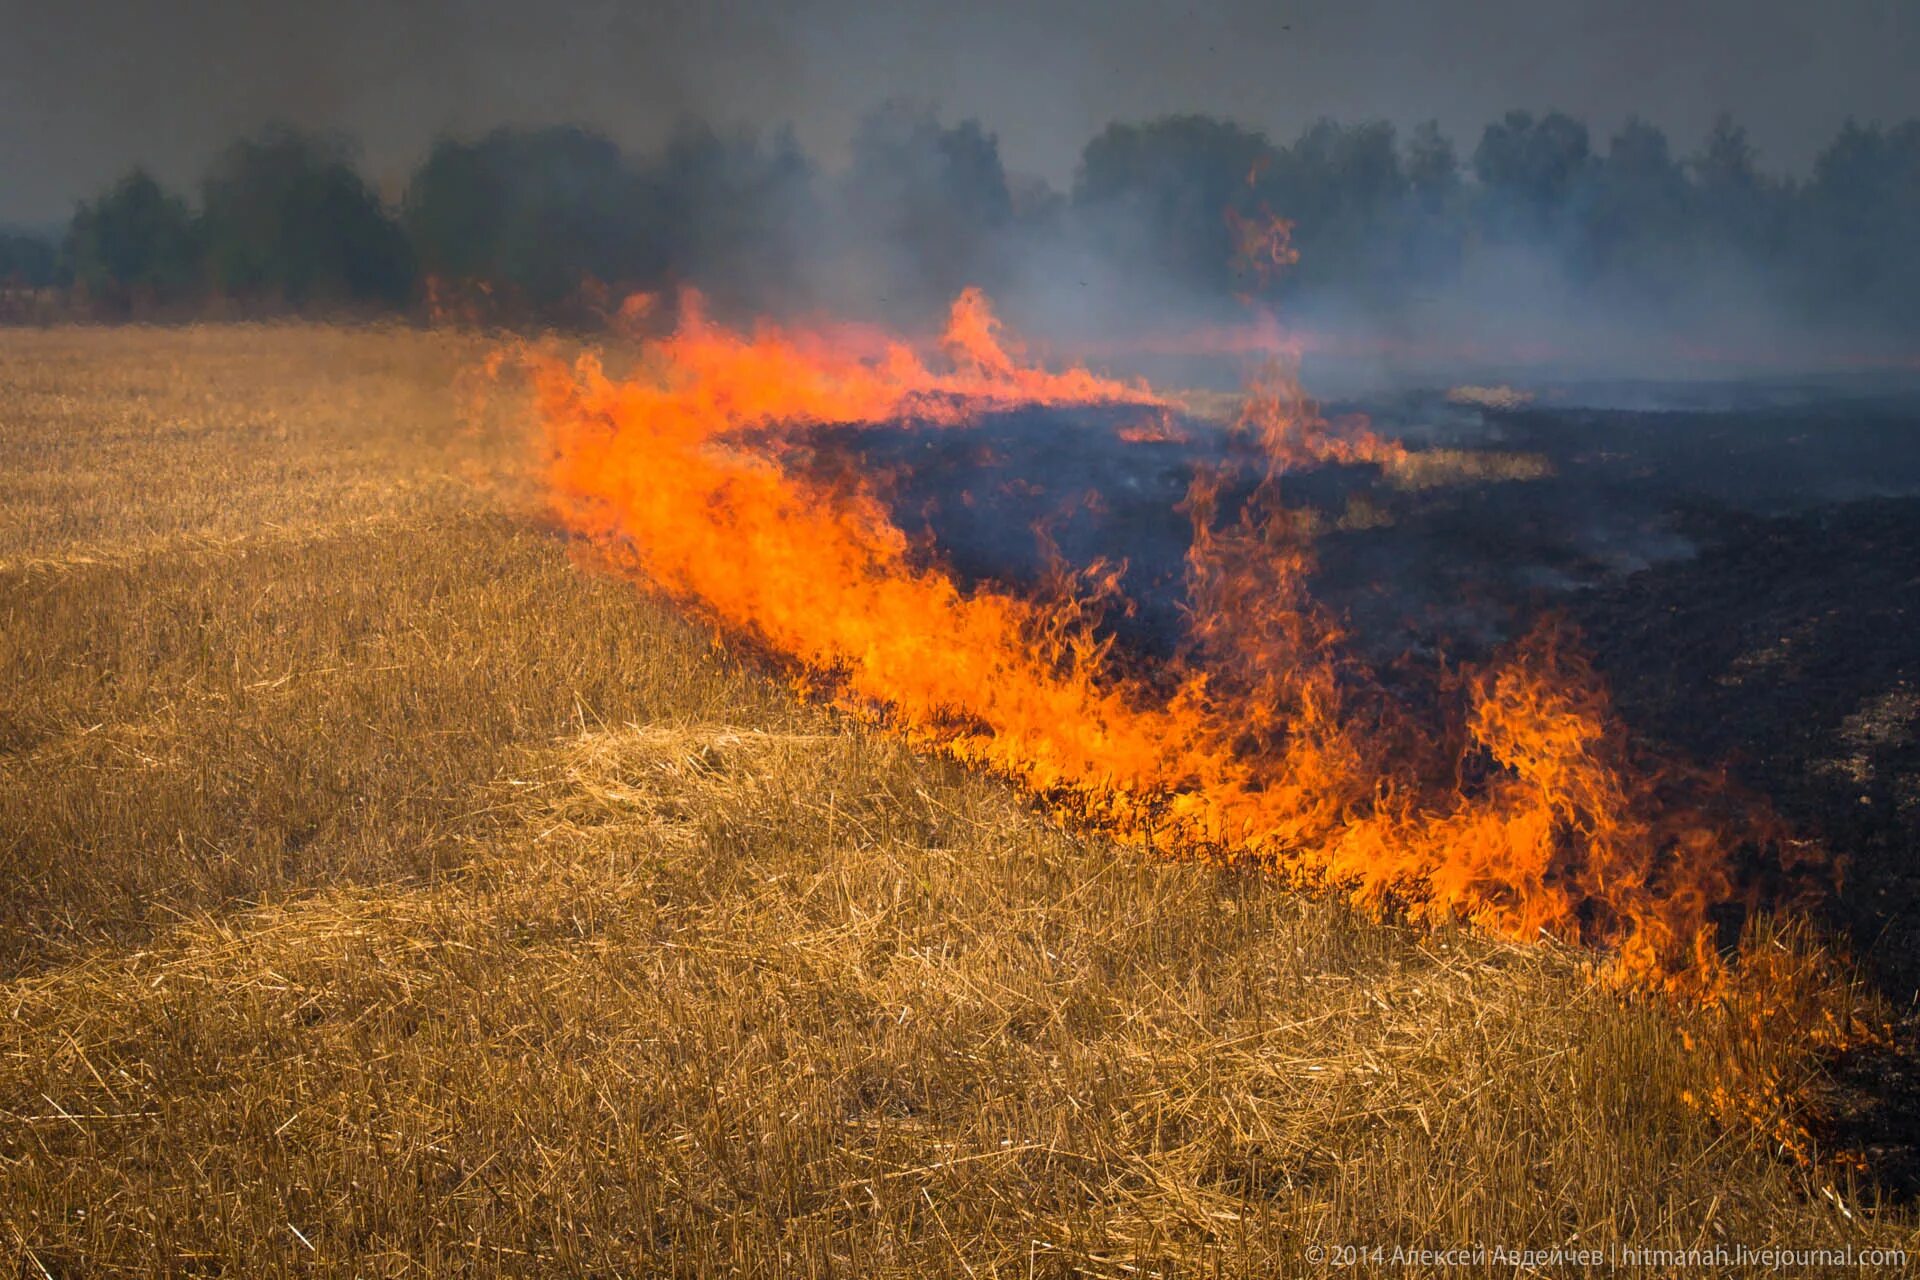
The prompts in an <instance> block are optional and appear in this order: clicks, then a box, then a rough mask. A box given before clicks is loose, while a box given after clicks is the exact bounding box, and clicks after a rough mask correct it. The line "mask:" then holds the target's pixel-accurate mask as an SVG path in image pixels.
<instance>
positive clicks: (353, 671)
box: [0, 327, 1920, 1276]
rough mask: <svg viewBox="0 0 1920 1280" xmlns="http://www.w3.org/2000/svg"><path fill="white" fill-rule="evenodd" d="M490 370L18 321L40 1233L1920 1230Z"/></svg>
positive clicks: (939, 1236)
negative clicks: (929, 669)
mask: <svg viewBox="0 0 1920 1280" xmlns="http://www.w3.org/2000/svg"><path fill="white" fill-rule="evenodd" d="M475 354H476V353H475V352H474V351H473V350H472V349H471V348H469V347H466V346H465V345H463V344H462V343H461V342H459V341H457V340H454V339H448V338H443V337H433V336H422V335H417V334H409V333H405V332H388V333H376V334H369V333H357V334H356V333H346V332H343V331H339V330H328V329H321V328H300V327H287V328H276V329H219V328H196V329H186V330H171V331H152V332H141V331H135V330H124V331H73V332H60V331H55V332H50V333H44V334H41V333H34V334H7V335H6V340H5V343H4V345H0V557H4V567H0V614H3V615H4V617H5V628H4V631H3V632H0V680H4V681H5V687H6V688H7V689H8V691H9V693H8V697H7V698H6V700H5V703H4V705H0V876H4V889H3V890H0V958H4V964H5V966H6V970H5V971H6V974H7V975H8V976H7V977H6V978H5V980H4V981H3V982H0V1008H4V1010H5V1014H6V1017H5V1018H4V1020H0V1227H3V1230H0V1254H6V1253H10V1254H11V1258H10V1261H11V1262H12V1263H13V1264H14V1265H15V1266H17V1268H18V1271H19V1273H20V1274H23V1275H30V1276H40V1275H52V1276H68V1275H75V1276H77V1275H97V1274H113V1273H115V1272H128V1273H134V1274H156V1273H158V1274H212V1273H221V1274H231V1275H242V1276H262V1275H279V1274H296V1273H297V1274H337V1275H362V1276H385V1275H394V1276H401V1275H434V1274H449V1273H463V1274H464V1273H479V1274H496V1273H514V1274H582V1275H601V1276H614V1275H636V1274H674V1275H685V1276H702V1275H713V1274H721V1273H728V1274H749V1275H765V1274H793V1275H815V1274H829V1273H831V1274H844V1275H886V1274H893V1275H926V1274H948V1275H988V1274H1016V1275H1028V1274H1035V1275H1060V1274H1087V1275H1102V1276H1104V1275H1113V1276H1125V1275H1140V1274H1152V1273H1154V1272H1155V1271H1156V1270H1157V1271H1160V1272H1167V1271H1177V1272H1178V1273H1179V1274H1216V1273H1218V1274H1227V1275H1275V1274H1280V1275H1292V1274H1306V1273H1311V1272H1313V1271H1315V1270H1317V1268H1315V1267H1314V1266H1313V1265H1311V1264H1310V1263H1309V1262H1308V1261H1306V1256H1307V1255H1306V1253H1305V1250H1306V1248H1307V1247H1308V1246H1309V1245H1313V1244H1321V1245H1328V1246H1338V1245H1355V1246H1373V1245H1379V1246H1382V1247H1384V1248H1386V1249H1389V1250H1390V1249H1392V1248H1393V1247H1394V1246H1396V1245H1402V1246H1423V1245H1424V1246H1452V1245H1459V1244H1468V1243H1473V1242H1480V1243H1484V1244H1487V1245H1504V1246H1509V1247H1516V1248H1517V1247H1532V1248H1536V1249H1538V1248H1552V1247H1555V1246H1563V1245H1589V1246H1596V1245H1597V1246H1600V1247H1605V1246H1606V1245H1608V1244H1609V1243H1628V1244H1633V1245H1636V1246H1642V1247H1668V1248H1689V1247H1714V1246H1731V1245H1733V1244H1745V1245H1749V1246H1752V1247H1759V1246H1762V1245H1768V1244H1774V1245H1781V1244H1785V1245H1797V1246H1801V1247H1808V1246H1826V1247H1840V1246H1844V1245H1847V1244H1853V1245H1855V1246H1861V1245H1865V1244H1876V1245H1881V1246H1886V1245H1894V1246H1905V1247H1908V1248H1915V1247H1916V1245H1920V1241H1916V1229H1915V1220H1914V1217H1913V1215H1912V1213H1911V1212H1910V1211H1907V1210H1903V1209H1886V1208H1881V1207H1878V1206H1876V1205H1875V1204H1874V1202H1873V1197H1872V1195H1871V1193H1870V1192H1869V1191H1866V1190H1864V1189H1861V1188H1855V1187H1851V1186H1848V1185H1845V1184H1844V1183H1840V1184H1836V1183H1835V1182H1834V1180H1833V1179H1832V1177H1831V1175H1827V1174H1817V1173H1813V1172H1808V1171H1806V1170H1803V1169H1800V1168H1797V1167H1795V1166H1793V1165H1791V1164H1789V1163H1786V1162H1783V1161H1781V1160H1779V1159H1777V1158H1775V1157H1773V1156H1772V1155H1770V1154H1769V1153H1768V1152H1767V1151H1766V1150H1765V1149H1764V1144H1763V1143H1762V1142H1761V1141H1760V1140H1759V1139H1758V1138H1757V1137H1756V1135H1755V1134H1754V1133H1753V1132H1747V1131H1727V1130H1723V1129H1721V1128H1718V1127H1717V1126H1716V1125H1715V1123H1714V1122H1713V1121H1712V1120H1711V1119H1710V1118H1708V1116H1706V1115H1704V1114H1703V1113H1702V1112H1701V1111H1700V1110H1699V1109H1698V1108H1696V1107H1695V1106H1692V1105H1689V1104H1688V1103H1687V1102H1686V1101H1685V1100H1684V1096H1683V1095H1685V1094H1686V1093H1687V1092H1689V1091H1692V1092H1695V1093H1696V1094H1697V1093H1700V1092H1702V1091H1704V1090H1706V1089H1708V1088H1710V1087H1712V1085H1713V1084H1714V1083H1715V1082H1716V1081H1717V1080H1718V1079H1719V1078H1720V1077H1719V1076H1718V1075H1717V1074H1716V1072H1717V1066H1716V1063H1717V1061H1718V1059H1717V1055H1716V1052H1715V1051H1714V1048H1713V1046H1712V1045H1711V1044H1707V1045H1704V1046H1703V1047H1701V1048H1696V1049H1694V1050H1689V1049H1688V1048H1687V1047H1686V1043H1685V1040H1686V1036H1687V1034H1688V1033H1689V1031H1691V1032H1692V1034H1693V1038H1694V1040H1695V1042H1696V1044H1699V1043H1701V1040H1702V1033H1703V1031H1705V1030H1707V1028H1706V1027H1705V1026H1704V1024H1692V1025H1690V1023H1689V1020H1688V1018H1687V1017H1686V1016H1684V1015H1681V1014H1679V1013H1676V1012H1675V1011H1673V1010H1670V1009H1666V1008H1663V1007H1659V1006H1654V1005H1648V1004H1642V1003H1635V1002H1627V1001H1622V1000H1621V999H1619V998H1618V997H1616V996H1613V995H1610V994H1608V993H1606V992H1604V991H1601V990H1598V989H1596V988H1594V987H1593V986H1592V985H1591V983H1590V982H1589V980H1588V979H1587V978H1586V977H1585V976H1584V975H1583V972H1582V969H1581V966H1580V965H1579V963H1578V960H1577V958H1576V957H1572V956H1568V955H1566V954H1564V953H1560V952H1556V951H1551V950H1547V949H1534V950H1521V949H1514V948H1509V947H1500V946H1495V945H1492V944H1489V943H1486V942H1484V941H1479V940H1476V939H1473V938H1470V937H1466V936H1459V935H1442V936H1431V935H1418V934H1413V933H1408V932H1404V931H1401V930H1397V929H1393V928H1389V927H1385V926H1381V925H1377V924H1371V923H1368V922H1365V921H1361V920H1357V919H1354V918H1352V917H1351V916H1350V915H1349V914H1347V913H1346V912H1344V911H1342V910H1341V909H1339V908H1338V907H1336V906H1333V905H1330V904H1323V903H1310V902H1302V901H1300V900H1298V899H1295V898H1292V897H1289V896H1288V895H1286V894H1283V893H1280V892H1278V891H1277V890H1275V888H1274V887H1273V886H1272V885H1271V884H1269V883H1266V882H1264V881H1262V880H1261V879H1259V878H1257V877H1249V876H1244V875H1235V874H1230V873H1224V872H1218V871H1214V870H1208V869H1201V868H1195V867H1181V866H1165V865H1154V864H1150V863H1148V862H1146V861H1144V860H1143V859H1142V857H1141V856H1140V855H1138V854H1136V853H1134V852H1131V851H1126V850H1116V849H1114V848H1111V847H1109V846H1106V845H1103V844H1101V843H1099V842H1094V841H1082V840H1078V839H1075V838H1072V837H1070V836H1067V835H1064V834H1062V833H1060V832H1058V831H1056V830H1053V829H1051V828H1049V827H1048V826H1047V825H1046V824H1044V823H1043V822H1041V821H1039V820H1038V819H1036V818H1035V817H1034V816H1033V815H1032V814H1031V813H1030V812H1029V811H1028V810H1027V808H1026V807H1025V806H1023V805H1022V804H1021V803H1020V802H1019V801H1018V800H1017V798H1015V797H1013V796H1011V795H1010V794H1009V793H1008V792H1007V791H1006V790H1005V789H1004V788H1002V787H1000V786H998V785H996V784H993V783H991V782H987V781H983V780H981V779H977V778H973V777H969V776H967V775H965V774H962V773H960V772H958V771H956V770H954V769H951V768H949V767H947V766H943V765H940V764H937V763H930V762H927V761H924V760H920V759H917V758H915V757H913V756H912V755H910V754H908V753H906V752H904V751H902V750H901V749H899V748H898V747H897V746H895V745H893V744H892V743H890V742H888V741H885V740H883V739H879V738H875V737H873V736H870V735H867V734H864V733H861V732H858V731H854V730H851V729H848V728H847V727H845V726H844V725H841V724H839V723H837V722H836V721H834V720H833V719H832V718H830V717H828V716H826V715H825V714H823V713H821V712H818V711H816V710H813V709H810V708H808V707H806V706H804V705H802V704H800V703H798V702H796V701H795V700H794V699H793V698H792V697H790V696H789V695H788V694H787V693H786V692H785V690H784V689H783V688H782V687H781V686H780V685H779V684H778V683H777V682H775V681H773V680H771V679H769V678H767V677H766V676H764V675H762V674H759V673H757V672H756V670H755V669H753V667H752V665H751V664H748V663H743V662H741V661H737V660H735V659H734V658H732V657H730V656H729V654H728V653H727V652H726V651H725V650H724V649H719V648H716V647H715V646H714V645H713V644H712V642H711V640H710V637H709V636H708V635H707V633H706V632H705V631H703V630H702V629H700V628H698V627H695V626H692V625H689V624H687V623H686V622H684V621H682V620H680V619H678V618H677V617H676V616H675V615H674V614H673V613H672V611H670V610H668V609H666V608H664V607H663V606H661V605H659V604H658V603H656V602H653V601H651V600H649V599H648V598H646V597H644V596H643V595H641V594H639V593H637V592H636V591H634V590H633V589H632V588H630V587H629V586H627V585H625V584H622V583H620V582H617V581H613V580H611V579H608V578H606V577H603V576H601V575H598V574H596V573H594V572H592V571H590V570H583V569H582V568H580V567H578V566H576V565H574V564H573V563H571V562H570V561H569V558H568V555H567V552H566V549H565V548H564V547H563V546H562V545H561V544H560V543H559V541H558V540H557V539H555V538H553V537H551V536H549V535H547V534H545V533H544V532H542V531H541V530H540V529H539V527H538V525H537V523H536V522H534V521H533V520H531V519H530V518H529V517H528V516H527V515H526V514H525V512H524V510H522V509H521V506H520V504H521V497H520V491H519V490H518V489H517V488H516V487H515V486H514V485H512V484H511V483H506V482H502V481H501V480H500V479H499V477H500V475H501V474H502V466H503V464H505V463H511V462H512V460H513V458H514V446H512V445H511V443H510V440H511V436H510V433H509V432H508V430H507V428H506V425H505V424H504V423H502V422H483V423H480V424H478V425H477V426H476V425H473V424H467V423H464V422H463V418H462V414H461V413H460V406H461V403H462V400H463V392H462V390H461V388H460V387H459V385H458V380H457V375H458V371H459V370H460V369H461V368H463V367H465V365H466V363H467V362H468V361H470V360H471V359H472V357H473V356H474V355H475ZM1778 1065H1779V1066H1780V1068H1781V1069H1782V1070H1797V1069H1801V1068H1802V1067H1803V1065H1804V1064H1801V1063H1798V1062H1797V1061H1795V1060H1793V1059H1791V1058H1790V1057H1789V1056H1785V1051H1784V1050H1783V1057H1782V1059H1781V1061H1780V1063H1779V1064H1778ZM1370 1269H1373V1268H1361V1270H1363V1271H1365V1270H1370ZM1385 1269H1389V1270H1395V1271H1396V1273H1399V1274H1410V1275H1411V1274H1424V1273H1428V1272H1432V1273H1434V1274H1440V1273H1445V1274H1461V1273H1462V1272H1461V1269H1451V1270H1447V1269H1435V1268H1426V1269H1423V1268H1419V1267H1413V1268H1405V1269H1394V1268H1385ZM1514 1270H1515V1269H1514V1268H1513V1267H1512V1266H1500V1265H1493V1264H1489V1265H1486V1266H1482V1267H1476V1268H1468V1269H1465V1273H1466V1274H1499V1275H1509V1274H1513V1273H1514ZM1849 1274H1858V1272H1857V1271H1856V1272H1849Z"/></svg>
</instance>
